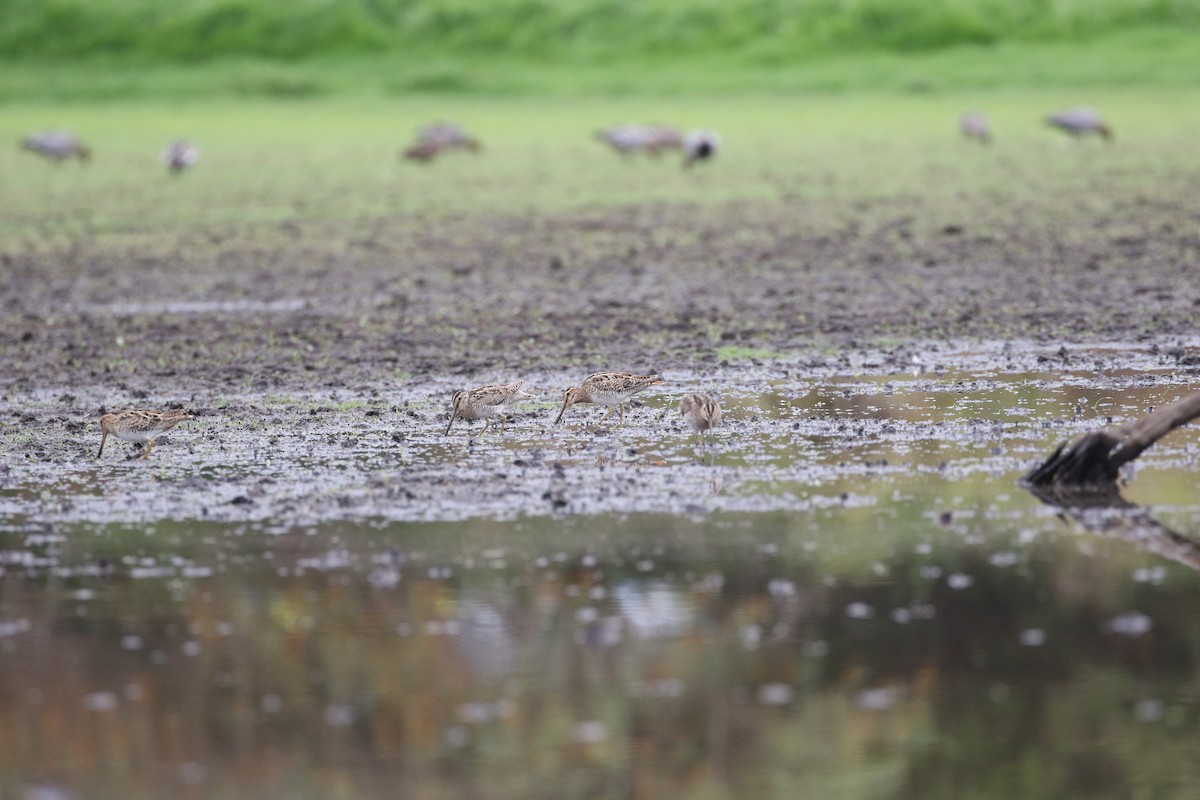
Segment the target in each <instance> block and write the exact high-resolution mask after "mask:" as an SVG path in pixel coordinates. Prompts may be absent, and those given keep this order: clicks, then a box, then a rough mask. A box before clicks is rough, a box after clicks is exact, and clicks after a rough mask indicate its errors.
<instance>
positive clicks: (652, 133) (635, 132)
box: [595, 123, 683, 156]
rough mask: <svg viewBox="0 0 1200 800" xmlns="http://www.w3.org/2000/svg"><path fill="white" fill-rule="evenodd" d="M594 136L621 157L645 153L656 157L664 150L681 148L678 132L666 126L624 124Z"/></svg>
mask: <svg viewBox="0 0 1200 800" xmlns="http://www.w3.org/2000/svg"><path fill="white" fill-rule="evenodd" d="M595 136H596V138H597V139H599V140H600V141H601V142H604V143H605V144H607V145H608V146H609V147H611V148H612V149H613V150H615V151H616V152H617V153H620V154H621V155H632V154H634V153H647V154H648V155H652V156H657V155H660V154H662V153H663V152H664V151H666V150H678V149H679V148H681V147H683V137H682V136H681V135H680V133H679V131H677V130H676V129H675V128H672V127H670V126H668V125H638V124H635V123H625V124H622V125H612V126H610V127H607V128H603V129H601V130H598V131H596V134H595Z"/></svg>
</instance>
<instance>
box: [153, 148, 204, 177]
mask: <svg viewBox="0 0 1200 800" xmlns="http://www.w3.org/2000/svg"><path fill="white" fill-rule="evenodd" d="M159 160H161V161H162V163H163V164H164V165H165V166H166V168H167V169H169V170H170V171H171V172H172V174H175V175H178V174H179V173H181V172H183V171H184V170H185V169H188V168H189V167H191V166H193V165H194V164H195V163H196V162H197V161H199V160H200V151H199V150H198V149H196V145H194V144H192V143H191V142H189V141H188V140H187V139H176V140H174V141H172V142H169V143H168V144H167V146H166V147H165V148H163V151H162V155H161V156H159Z"/></svg>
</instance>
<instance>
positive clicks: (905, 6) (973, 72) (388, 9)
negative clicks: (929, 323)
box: [0, 0, 1200, 101]
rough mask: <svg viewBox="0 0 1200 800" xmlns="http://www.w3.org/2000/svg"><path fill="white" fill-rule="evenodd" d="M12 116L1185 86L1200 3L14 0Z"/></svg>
mask: <svg viewBox="0 0 1200 800" xmlns="http://www.w3.org/2000/svg"><path fill="white" fill-rule="evenodd" d="M4 6H5V8H4V13H3V14H0V65H2V69H0V101H6V100H7V101H12V100H50V101H58V100H64V99H71V100H108V99H112V98H122V99H126V98H136V97H170V98H178V97H200V96H207V97H217V96H222V97H230V96H232V97H237V96H249V97H261V96H272V97H308V96H316V95H332V94H358V95H376V96H403V95H412V94H429V93H431V94H441V95H445V94H456V93H457V94H467V95H481V94H488V95H492V94H547V93H548V94H557V95H563V96H570V95H578V94H605V95H623V94H639V93H640V94H659V95H661V94H664V93H689V92H691V93H695V92H703V93H709V94H711V93H714V92H716V93H720V92H745V91H763V92H781V91H786V92H804V91H811V92H837V91H851V90H859V89H872V90H884V91H891V90H896V91H921V92H929V91H948V90H956V89H977V88H987V87H994V86H1002V85H1008V86H1037V87H1040V86H1047V85H1051V86H1063V87H1084V86H1128V85H1139V86H1181V85H1190V84H1191V83H1192V82H1193V81H1194V76H1195V75H1196V74H1197V70H1198V69H1200V55H1198V54H1200V0H1141V1H1140V2H1128V1H1127V0H1094V1H1093V2H1089V3H1077V2H1066V0H1013V1H1012V2H997V1H996V0H934V1H932V2H921V1H920V0H814V1H813V2H804V3H801V2H795V0H791V1H789V2H785V1H784V0H722V2H716V0H683V1H679V0H647V1H646V2H641V3H617V2H613V1H612V0H556V2H548V0H497V2H494V3H486V4H481V3H474V2H466V0H462V1H456V2H450V1H449V0H404V1H403V2H401V0H373V2H369V3H368V2H334V0H308V2H305V3H302V4H298V5H297V4H281V3H275V2H265V1H264V0H224V1H223V2H218V3H214V2H208V1H207V0H205V1H204V2H201V0H184V1H183V2H180V3H175V4H169V5H166V6H164V5H163V4H161V3H157V2H151V0H88V1H87V2H85V0H54V1H53V2H42V0H9V2H7V3H5V4H4Z"/></svg>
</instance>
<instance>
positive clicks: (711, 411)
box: [679, 394, 721, 441]
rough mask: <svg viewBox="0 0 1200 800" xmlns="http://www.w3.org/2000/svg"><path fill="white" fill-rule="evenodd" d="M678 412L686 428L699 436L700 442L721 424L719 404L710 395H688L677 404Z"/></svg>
mask: <svg viewBox="0 0 1200 800" xmlns="http://www.w3.org/2000/svg"><path fill="white" fill-rule="evenodd" d="M679 411H680V413H681V414H683V419H684V421H685V422H687V424H688V426H689V427H690V428H691V429H692V430H693V431H695V432H696V433H698V434H700V440H701V441H703V440H704V434H705V433H706V432H708V431H711V430H712V429H713V428H715V427H717V425H719V424H720V422H721V404H720V403H719V402H718V401H717V399H716V398H715V397H712V396H711V395H707V394H689V395H687V396H686V397H684V398H683V400H682V401H681V402H680V403H679Z"/></svg>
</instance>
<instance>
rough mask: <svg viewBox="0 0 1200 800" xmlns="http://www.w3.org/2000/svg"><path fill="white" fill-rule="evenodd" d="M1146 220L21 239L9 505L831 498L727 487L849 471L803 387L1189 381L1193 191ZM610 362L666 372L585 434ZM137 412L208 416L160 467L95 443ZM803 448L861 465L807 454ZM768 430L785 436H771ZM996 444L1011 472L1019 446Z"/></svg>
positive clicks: (568, 505) (3, 461)
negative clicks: (567, 402)
mask: <svg viewBox="0 0 1200 800" xmlns="http://www.w3.org/2000/svg"><path fill="white" fill-rule="evenodd" d="M851 211H853V212H854V213H853V214H852V213H850V212H851ZM1140 211H1141V216H1140V217H1139V219H1138V221H1137V226H1138V228H1139V229H1140V230H1142V231H1144V232H1145V235H1144V236H1141V237H1140V238H1139V237H1138V236H1134V235H1132V234H1130V233H1129V230H1130V225H1129V222H1128V221H1127V220H1126V221H1123V222H1122V225H1121V226H1120V228H1119V232H1116V231H1114V232H1112V233H1111V234H1104V226H1103V225H1102V224H1100V223H1099V222H1097V220H1095V219H1089V218H1087V217H1086V216H1082V215H1076V216H1073V217H1066V218H1059V219H1058V220H1057V221H1056V223H1055V224H1048V223H1045V222H1043V223H1039V224H1030V225H1023V226H1015V227H1014V228H1013V229H1012V230H1011V231H1009V232H1008V234H1007V236H1006V237H999V236H995V235H993V234H991V233H983V232H975V231H973V230H972V228H971V225H970V223H969V222H954V223H951V222H948V221H945V212H944V210H942V211H940V214H930V215H928V218H923V217H922V216H921V215H919V214H914V213H912V211H911V209H905V208H904V207H903V204H902V203H901V201H900V200H880V201H877V202H875V203H874V204H871V205H869V206H868V205H866V204H862V203H860V204H858V205H856V206H855V208H854V209H847V210H846V213H845V214H836V213H826V214H824V215H822V216H818V217H815V218H813V217H809V218H800V217H794V216H792V215H791V214H789V213H788V209H787V208H786V206H781V205H779V204H763V205H762V206H761V207H754V206H750V205H746V204H741V205H738V206H735V207H721V208H712V207H702V206H697V207H695V208H686V207H677V206H671V207H649V208H615V209H608V210H597V211H589V212H570V213H563V214H561V215H558V216H550V217H542V218H538V219H533V220H531V219H527V218H518V217H495V218H488V219H482V220H459V219H451V218H442V219H434V220H424V221H421V222H420V224H417V222H416V221H414V220H408V221H406V222H405V223H404V224H395V225H388V224H385V222H384V221H382V220H358V221H353V222H346V223H341V224H339V225H333V224H332V223H312V224H310V225H299V224H295V223H286V224H283V225H277V226H276V225H272V226H266V227H264V226H257V227H247V228H244V229H229V230H208V231H204V232H197V231H189V232H180V233H175V234H170V235H162V234H161V232H160V234H156V235H154V236H151V235H149V234H146V235H136V234H125V235H121V236H116V235H99V234H97V235H95V236H93V237H90V238H88V237H85V238H78V237H77V238H71V239H53V238H51V239H28V240H26V241H24V242H22V243H20V244H19V245H12V246H9V248H8V249H7V250H6V251H5V252H4V253H3V262H4V267H3V272H2V274H3V276H4V278H3V282H2V284H0V305H2V307H3V308H4V309H5V311H6V315H7V317H8V324H7V325H5V326H4V327H3V330H2V331H0V352H2V353H3V357H4V360H5V363H6V365H7V366H6V368H5V370H4V371H3V374H2V375H0V413H2V414H4V416H5V417H6V418H8V419H9V420H10V421H11V423H10V424H9V425H7V426H6V427H5V435H4V440H3V443H2V445H0V465H3V466H2V469H3V471H4V475H3V476H2V477H3V483H6V484H8V485H9V488H8V489H7V490H5V494H4V502H3V510H2V513H3V515H5V516H9V517H10V519H11V518H20V519H23V520H27V521H33V520H34V519H38V518H41V519H45V520H50V521H52V520H55V519H58V520H87V521H91V522H101V521H103V520H105V519H115V520H126V521H139V520H140V521H149V520H153V519H160V518H176V519H179V518H194V519H201V518H207V519H213V518H218V519H229V520H247V521H266V520H290V521H292V522H295V523H297V524H301V523H304V522H310V521H319V520H321V519H326V518H346V517H373V516H382V517H385V518H389V519H454V518H464V517H470V516H496V517H511V516H515V515H520V514H531V513H532V514H543V513H552V514H557V513H593V512H611V511H618V512H620V511H668V512H671V513H685V514H686V513H703V512H704V511H705V510H710V509H714V508H719V509H729V510H749V509H752V508H799V507H804V506H805V505H806V504H809V505H811V504H812V503H820V502H826V500H825V499H814V498H813V496H808V497H803V496H801V495H802V494H803V492H802V491H800V490H797V492H798V493H795V496H792V495H791V494H789V492H788V491H784V492H782V493H781V492H771V493H766V492H755V491H742V492H731V491H730V490H729V488H728V486H729V485H733V484H736V485H741V486H743V487H744V486H746V485H752V484H758V483H763V484H769V483H772V482H775V483H779V484H782V485H792V484H794V485H795V486H802V485H804V484H806V483H809V484H813V485H820V484H824V483H833V484H836V483H838V482H839V481H840V480H841V479H843V478H845V477H846V475H849V474H853V473H854V472H855V470H857V469H858V467H856V466H854V465H853V464H854V462H853V458H854V457H856V454H857V453H858V451H859V450H860V448H858V447H857V444H859V443H860V442H856V438H855V437H856V435H855V434H854V432H853V430H854V426H853V425H851V433H849V434H847V432H846V431H847V429H846V427H845V426H846V423H847V418H846V416H845V415H842V416H841V417H839V416H838V415H836V414H833V415H831V414H828V413H825V412H823V411H822V410H821V409H820V408H816V407H809V408H806V407H805V405H804V402H803V398H805V397H807V396H810V395H812V396H816V395H820V394H821V393H822V392H825V391H826V390H827V388H828V387H823V384H824V383H825V382H827V381H828V380H830V379H832V378H838V379H839V380H844V379H846V378H848V377H853V376H857V375H865V376H869V378H870V380H872V381H876V382H877V383H879V382H881V381H882V382H886V380H887V379H888V377H889V376H896V377H898V378H899V379H902V380H905V381H909V382H911V381H924V382H927V383H928V384H929V386H928V387H926V388H927V389H928V391H934V392H937V391H958V390H957V389H956V388H955V387H954V382H955V381H956V380H957V381H960V382H961V381H962V380H964V379H965V380H974V379H976V378H977V377H978V376H980V375H982V376H985V379H987V380H999V381H1000V382H1002V383H1003V382H1005V381H1010V382H1013V383H1017V384H1019V383H1022V382H1024V381H1028V380H1050V379H1055V378H1056V376H1058V377H1060V378H1061V376H1065V375H1068V374H1069V375H1075V376H1084V375H1089V374H1090V375H1093V376H1094V379H1093V380H1091V384H1090V385H1091V388H1092V389H1094V390H1095V391H1094V394H1095V396H1097V397H1101V396H1103V395H1104V393H1105V392H1106V391H1110V390H1120V389H1121V387H1122V386H1125V385H1137V383H1138V380H1139V379H1138V378H1136V377H1131V376H1132V375H1133V374H1134V373H1137V372H1139V371H1141V372H1145V373H1147V374H1148V375H1149V377H1148V378H1146V379H1145V380H1149V381H1150V382H1151V383H1152V384H1153V383H1155V382H1158V383H1161V384H1162V385H1163V386H1164V387H1165V389H1164V391H1167V390H1170V391H1186V389H1187V388H1188V387H1189V386H1194V385H1195V384H1196V382H1197V377H1196V376H1197V374H1198V373H1200V339H1198V337H1197V335H1196V326H1195V320H1196V318H1197V316H1200V289H1197V288H1196V284H1195V283H1194V282H1190V281H1186V280H1181V276H1182V275H1187V274H1194V273H1195V272H1196V264H1197V257H1196V254H1197V253H1198V252H1200V242H1197V241H1196V240H1195V237H1194V236H1192V235H1191V234H1190V233H1188V232H1187V231H1188V230H1190V229H1189V228H1185V227H1183V226H1182V225H1181V224H1180V217H1181V215H1182V216H1185V217H1186V216H1190V212H1189V211H1188V210H1187V209H1182V208H1178V207H1160V206H1143V207H1140ZM1014 213H1016V212H1014ZM961 214H962V216H961V219H968V218H969V214H968V213H967V212H966V211H963V212H961ZM939 215H940V216H941V219H939ZM918 220H921V221H920V222H918ZM1193 227H1194V226H1193ZM1170 231H1177V233H1174V234H1173V235H1169V234H1167V233H1164V232H1170ZM1097 232H1099V234H1100V235H1097ZM1085 234H1088V235H1085ZM1064 242H1071V243H1073V245H1072V246H1071V247H1066V246H1064ZM603 369H628V370H634V371H639V372H640V371H649V370H656V371H661V372H663V373H664V375H665V376H666V377H667V379H668V384H667V385H666V386H664V387H660V388H662V389H663V390H664V391H662V392H659V393H647V394H646V395H645V396H644V397H642V398H641V404H640V405H641V408H640V409H638V410H636V411H635V413H634V414H633V419H632V420H631V422H630V424H629V425H628V426H627V427H626V428H624V429H620V430H617V429H602V430H599V431H593V430H587V429H584V428H581V427H580V426H581V425H582V424H583V423H584V422H585V421H587V420H590V419H594V418H595V417H598V416H599V413H600V412H599V411H598V410H596V409H592V408H586V407H584V408H580V409H575V410H573V411H572V412H571V414H570V415H569V416H570V417H571V419H569V423H570V424H569V425H568V426H564V428H563V429H559V430H550V429H549V428H548V423H549V421H550V419H551V418H552V415H553V406H554V404H555V402H556V399H557V396H558V393H559V392H560V391H561V389H562V388H563V387H565V386H566V385H569V383H571V382H574V381H577V380H578V378H580V377H582V376H584V375H586V374H588V373H589V372H592V371H596V370H603ZM1005 375H1009V376H1010V377H1008V378H1005V377H1004V376H1005ZM1017 375H1021V376H1024V377H1016V376H1017ZM972 376H974V377H972ZM988 376H990V377H988ZM1029 376H1041V377H1040V378H1031V377H1029ZM517 378H526V379H528V380H530V382H531V385H532V386H534V387H535V389H536V391H537V395H538V402H535V403H534V404H533V405H532V406H528V407H525V408H521V409H518V410H517V412H516V413H515V415H514V419H513V421H512V425H511V426H510V428H509V431H508V433H506V434H505V435H504V436H492V435H491V434H489V435H488V436H486V437H482V438H473V437H469V436H467V435H465V434H463V433H459V434H455V435H453V436H451V437H443V436H441V435H440V434H441V425H442V423H443V421H444V419H445V413H446V410H447V403H448V399H449V397H450V395H451V393H452V392H453V391H455V390H457V389H460V388H464V387H468V386H473V385H478V384H482V383H488V382H493V381H499V380H514V379H517ZM1081 380H1082V379H1081ZM1070 382H1071V381H1070V380H1067V381H1065V382H1063V383H1062V385H1063V386H1067V385H1069V384H1070ZM1087 382H1088V381H1087V380H1084V383H1087ZM1143 383H1144V381H1143ZM879 385H882V383H879ZM696 389H703V390H713V391H718V392H720V393H721V394H722V395H723V396H724V397H725V398H726V400H727V404H728V406H729V408H730V410H731V412H732V413H729V414H727V420H728V422H727V424H726V426H725V429H724V430H723V448H724V449H723V452H724V456H723V458H724V460H725V464H724V466H722V461H721V458H717V459H716V464H715V466H706V465H705V464H704V463H703V459H698V458H697V457H696V455H695V453H694V452H693V446H692V445H691V444H690V443H689V442H688V437H687V434H686V431H684V430H683V427H682V424H681V422H680V421H679V420H678V419H677V412H676V411H675V408H674V404H675V403H677V401H678V397H679V396H681V395H682V394H683V393H684V392H685V391H692V390H696ZM879 391H883V390H882V389H880V390H879ZM923 391H924V390H923ZM767 395H770V396H771V397H776V398H784V399H782V400H778V401H769V402H768V401H764V400H763V397H764V396H767ZM772 402H774V403H775V405H774V406H772V405H771V403H772ZM764 403H765V404H766V405H765V406H764ZM134 404H136V405H149V406H164V405H182V406H185V407H187V408H189V409H190V410H192V411H193V412H194V413H196V414H197V415H198V419H197V421H196V422H195V423H194V424H191V425H189V426H188V427H186V428H181V429H180V430H179V431H178V432H177V433H176V434H175V435H173V436H171V437H169V441H166V442H164V443H163V444H164V446H163V447H162V449H161V451H159V450H156V452H155V453H154V454H153V456H152V457H151V459H149V460H148V461H144V462H143V461H131V462H125V461H122V460H120V458H119V457H118V455H117V453H116V452H114V454H113V455H112V457H111V460H109V459H108V457H107V454H106V459H105V461H103V462H100V463H97V462H96V461H95V452H94V448H95V445H96V441H95V439H96V438H97V436H98V433H97V432H96V431H97V427H96V425H97V422H96V421H97V419H98V416H99V413H100V412H101V410H102V409H108V410H112V409H115V408H120V407H126V406H128V405H134ZM797 404H798V405H797ZM1054 411H1055V409H1051V410H1050V413H1054ZM592 412H595V413H594V414H593V413H592ZM876 416H877V415H876ZM853 418H854V417H853V414H852V413H850V419H851V420H853ZM1054 418H1055V419H1058V420H1060V421H1061V420H1062V419H1063V418H1062V417H1061V416H1055V417H1054ZM864 419H865V422H863V425H864V426H865V427H864V430H865V431H866V432H865V433H863V434H862V436H865V437H866V438H865V440H864V441H872V438H871V437H872V434H871V431H870V430H869V428H870V425H872V424H875V423H874V422H873V421H872V420H873V417H872V415H867V416H866V417H865V418H864ZM1086 422H1087V419H1082V420H1079V424H1080V425H1083V424H1085V423H1086ZM868 423H869V424H868ZM895 424H896V423H893V425H895ZM908 424H909V423H904V422H903V421H902V424H901V427H900V428H898V429H895V430H893V431H892V432H890V433H881V432H877V433H878V435H877V436H876V439H878V440H879V441H884V442H886V440H887V437H889V436H893V435H894V434H895V433H896V430H899V431H900V434H901V435H905V434H908V435H913V436H916V437H917V438H918V439H928V440H930V441H935V440H938V439H939V438H941V439H946V440H950V441H953V440H955V439H957V438H962V437H966V438H967V439H971V438H972V437H976V438H977V437H979V436H982V437H983V438H984V439H987V438H989V437H990V438H991V439H1004V438H1006V436H1009V435H1012V436H1016V437H1017V438H1019V439H1021V440H1023V441H1026V442H1027V443H1028V444H1027V448H1028V449H1025V448H1017V449H1018V451H1019V456H1020V457H1025V458H1028V457H1032V456H1033V455H1034V454H1035V453H1036V452H1039V451H1040V449H1041V445H1040V444H1035V442H1036V441H1037V437H1032V439H1031V432H1032V429H1033V428H1034V427H1035V426H1038V425H1041V422H1040V421H1029V422H1028V428H1029V429H1030V430H1026V429H1025V428H1020V429H1019V430H1017V431H1016V432H1015V433H1014V432H1012V431H1010V433H1009V434H1005V433H1004V430H1005V423H1004V422H1003V421H1001V422H999V423H996V422H994V421H989V420H987V419H982V420H981V421H980V422H979V423H978V424H976V425H975V427H976V428H978V429H979V430H984V429H988V430H991V429H992V428H994V427H995V426H996V425H999V429H1000V433H999V434H996V433H994V432H993V433H987V434H980V433H979V430H977V431H973V429H972V428H971V426H970V425H967V426H966V427H963V425H964V423H962V421H961V420H955V419H952V418H951V419H947V420H946V421H945V423H944V426H940V425H939V424H938V423H936V422H933V423H931V424H924V423H922V424H921V425H920V426H918V427H917V428H905V427H904V426H905V425H908ZM1062 424H1063V425H1066V426H1067V427H1070V425H1071V424H1073V423H1072V422H1071V421H1070V420H1068V421H1066V422H1062ZM1009 427H1010V428H1011V427H1012V426H1011V425H1010V426H1009ZM880 437H882V438H880ZM814 439H817V440H821V441H826V440H827V441H829V442H834V443H835V444H831V445H829V448H828V450H829V453H833V454H835V455H837V456H838V458H837V459H836V460H837V462H838V463H845V464H850V465H851V466H842V467H837V468H832V467H829V466H828V465H827V464H826V465H825V466H820V465H817V466H814V465H813V464H812V463H811V460H810V459H807V458H806V457H805V449H806V447H807V445H806V442H809V441H812V440H814ZM839 439H841V440H844V441H841V442H839ZM1047 444H1049V443H1047ZM996 446H997V445H994V444H993V445H991V447H992V448H993V449H994V448H995V447H996ZM123 447H127V446H123ZM772 449H774V450H778V451H781V452H782V451H787V452H788V455H786V456H785V455H779V456H777V457H770V458H763V457H761V455H762V452H763V451H764V450H772ZM886 449H887V448H886V447H884V448H883V450H886ZM122 452H127V451H122ZM880 460H887V459H880ZM991 463H992V464H993V466H994V467H995V468H998V469H1005V470H1019V469H1020V468H1021V467H1022V466H1023V463H1024V462H1021V461H1020V458H1018V457H1017V456H1016V455H1014V454H1013V453H1012V450H1011V448H1010V449H1009V450H1008V451H1007V452H1006V454H1005V455H1004V456H997V457H995V458H994V459H993V461H992V462H991ZM897 468H898V469H905V468H906V467H903V466H901V467H897ZM822 469H824V470H826V472H824V473H821V474H817V473H815V472H813V470H817V471H818V472H819V471H820V470H822ZM880 469H887V467H880ZM830 470H832V471H830ZM614 475H617V476H619V479H614V478H613V476H614ZM47 482H49V484H51V485H57V486H60V488H59V489H57V490H55V491H54V492H52V493H49V495H48V493H46V492H40V491H39V490H38V488H37V487H39V486H41V485H46V484H47ZM789 491H790V490H789ZM768 494H770V495H771V497H773V498H776V499H772V500H769V501H768V500H765V499H764V498H765V497H766V496H767V495H768ZM843 494H845V493H844V492H841V491H837V492H834V493H833V494H832V495H831V496H832V497H834V498H837V501H838V502H847V500H846V499H845V498H843V497H842V495H843ZM779 497H786V498H787V499H785V500H782V501H780V500H778V498H779ZM822 497H823V496H822Z"/></svg>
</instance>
